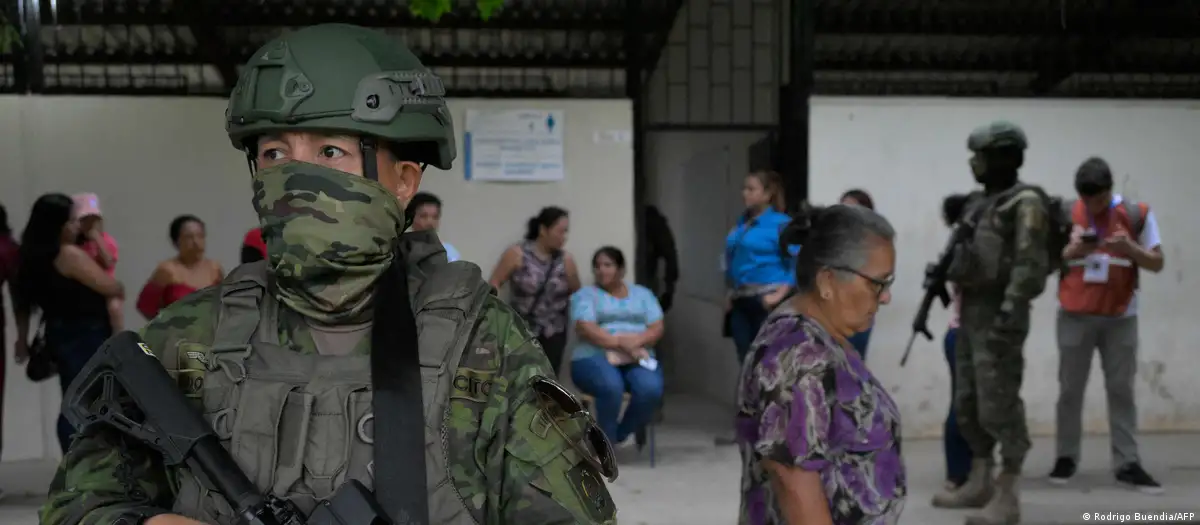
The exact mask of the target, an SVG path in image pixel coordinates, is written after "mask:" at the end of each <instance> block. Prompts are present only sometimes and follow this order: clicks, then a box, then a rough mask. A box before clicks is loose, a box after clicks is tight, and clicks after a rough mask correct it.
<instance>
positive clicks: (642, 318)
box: [571, 246, 663, 446]
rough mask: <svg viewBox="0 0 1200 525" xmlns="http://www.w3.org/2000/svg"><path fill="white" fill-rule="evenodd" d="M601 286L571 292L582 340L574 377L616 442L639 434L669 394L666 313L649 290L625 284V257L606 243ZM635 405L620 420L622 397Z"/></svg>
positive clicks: (598, 264) (595, 263)
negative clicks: (660, 347) (663, 361)
mask: <svg viewBox="0 0 1200 525" xmlns="http://www.w3.org/2000/svg"><path fill="white" fill-rule="evenodd" d="M592 273H593V274H594V275H595V278H596V284H595V285H593V286H587V287H584V288H580V289H579V291H577V292H575V293H574V294H572V295H571V320H572V321H573V322H574V323H575V332H576V333H577V334H578V335H579V340H578V343H577V344H576V346H575V351H574V353H573V355H572V357H571V380H572V381H574V382H575V386H577V387H579V389H580V390H583V391H584V392H585V393H587V394H588V395H590V396H592V397H594V398H595V399H596V406H595V411H596V413H595V417H596V421H597V422H598V423H599V425H600V428H601V429H603V430H604V433H605V434H606V435H607V436H608V439H609V440H611V441H612V442H614V443H622V442H624V441H625V440H627V439H628V438H629V437H630V436H631V435H634V434H637V438H638V439H637V443H638V445H639V446H640V445H642V444H643V442H644V441H643V440H642V439H641V437H642V433H641V430H642V429H643V428H644V427H645V426H646V424H647V423H649V422H650V419H651V418H652V417H653V416H654V411H655V409H657V408H658V404H659V402H660V401H661V400H662V395H663V371H662V368H661V367H659V366H658V362H657V361H656V360H655V359H654V345H655V344H656V343H658V340H659V339H660V338H662V334H663V311H662V307H661V306H660V305H659V304H658V298H657V297H655V296H654V293H653V292H651V291H650V290H649V289H647V288H645V287H643V286H639V285H636V284H627V283H626V282H625V279H624V278H625V255H624V254H622V253H621V250H618V249H617V248H614V247H612V246H605V247H603V248H600V249H599V250H596V254H595V255H593V256H592ZM626 392H629V398H630V399H629V406H628V407H626V408H625V416H624V417H623V418H620V420H619V421H618V415H619V413H620V411H621V398H622V396H623V395H624V394H625V393H626Z"/></svg>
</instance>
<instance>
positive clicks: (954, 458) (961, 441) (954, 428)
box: [942, 328, 971, 484]
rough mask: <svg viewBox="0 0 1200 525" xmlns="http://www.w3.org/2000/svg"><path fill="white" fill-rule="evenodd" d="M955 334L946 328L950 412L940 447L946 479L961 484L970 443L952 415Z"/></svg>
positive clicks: (967, 468)
mask: <svg viewBox="0 0 1200 525" xmlns="http://www.w3.org/2000/svg"><path fill="white" fill-rule="evenodd" d="M957 335H958V329H957V328H951V329H949V330H947V331H946V340H945V343H944V346H945V352H946V363H948V364H949V365H950V413H948V414H946V424H945V426H943V427H942V447H943V449H944V450H945V452H946V480H947V481H951V482H953V483H955V484H962V483H966V481H967V474H968V473H969V472H970V471H971V445H970V444H968V443H967V439H966V438H964V437H963V435H962V431H960V430H959V428H958V418H957V417H956V416H955V415H954V414H955V413H954V392H955V389H956V388H958V380H957V379H956V378H955V368H954V365H955V359H954V340H955V338H956V336H957Z"/></svg>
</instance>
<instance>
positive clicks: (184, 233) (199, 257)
mask: <svg viewBox="0 0 1200 525" xmlns="http://www.w3.org/2000/svg"><path fill="white" fill-rule="evenodd" d="M168 233H169V234H170V235H171V244H173V245H175V249H176V250H179V253H178V254H177V255H176V256H175V257H172V258H170V259H167V260H165V261H163V262H160V263H158V267H157V268H155V269H154V274H153V275H151V276H150V280H149V281H147V282H146V286H144V287H142V293H140V294H138V302H137V309H138V312H141V314H142V315H144V316H146V319H153V318H154V316H156V315H158V312H159V310H162V309H163V308H166V307H167V306H168V305H170V304H171V303H174V302H175V301H178V300H180V299H183V298H184V297H187V295H188V294H190V293H192V292H194V291H196V290H199V289H201V288H207V287H209V286H212V285H214V284H217V283H219V282H221V279H224V278H225V271H224V270H223V269H222V268H221V263H219V262H217V261H215V260H213V259H208V258H206V257H204V248H205V231H204V221H201V220H200V219H199V218H196V217H193V216H191V215H180V216H179V217H176V218H175V220H173V221H171V226H170V227H169V229H168Z"/></svg>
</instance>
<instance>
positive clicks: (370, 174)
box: [358, 137, 379, 182]
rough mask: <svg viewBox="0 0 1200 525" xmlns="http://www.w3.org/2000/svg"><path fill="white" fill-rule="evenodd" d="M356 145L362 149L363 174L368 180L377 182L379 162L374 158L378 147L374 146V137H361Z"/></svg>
mask: <svg viewBox="0 0 1200 525" xmlns="http://www.w3.org/2000/svg"><path fill="white" fill-rule="evenodd" d="M358 147H359V148H360V149H361V150H362V158H363V176H364V177H366V178H367V179H368V180H373V181H375V182H379V163H378V161H377V160H376V154H377V153H378V151H379V149H378V148H377V147H376V144H375V139H374V138H371V137H363V138H361V139H359V141H358Z"/></svg>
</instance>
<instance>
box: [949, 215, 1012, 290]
mask: <svg viewBox="0 0 1200 525" xmlns="http://www.w3.org/2000/svg"><path fill="white" fill-rule="evenodd" d="M955 252H956V253H955V255H954V259H953V262H952V263H951V264H950V268H949V270H948V271H947V276H948V280H950V281H951V282H954V283H956V284H958V285H959V286H961V287H963V288H967V289H972V288H985V287H992V286H995V285H997V284H1002V283H1003V282H1006V281H1007V273H1008V272H1007V270H1008V269H1009V268H1011V259H1012V256H1011V255H1010V254H1009V253H1008V250H1007V243H1006V242H1005V241H1004V236H1003V232H1001V231H998V230H997V229H996V226H995V225H994V224H991V222H990V220H989V221H985V222H983V223H982V224H980V225H979V229H977V230H976V231H975V235H973V236H972V237H971V239H969V240H968V241H967V242H965V243H962V244H959V245H958V246H957V247H955Z"/></svg>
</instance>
